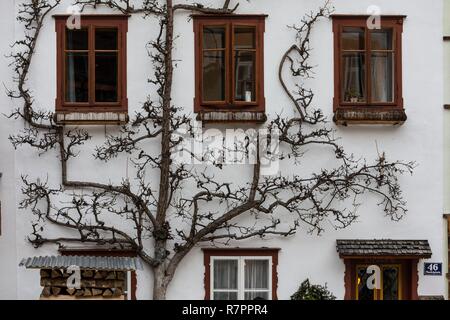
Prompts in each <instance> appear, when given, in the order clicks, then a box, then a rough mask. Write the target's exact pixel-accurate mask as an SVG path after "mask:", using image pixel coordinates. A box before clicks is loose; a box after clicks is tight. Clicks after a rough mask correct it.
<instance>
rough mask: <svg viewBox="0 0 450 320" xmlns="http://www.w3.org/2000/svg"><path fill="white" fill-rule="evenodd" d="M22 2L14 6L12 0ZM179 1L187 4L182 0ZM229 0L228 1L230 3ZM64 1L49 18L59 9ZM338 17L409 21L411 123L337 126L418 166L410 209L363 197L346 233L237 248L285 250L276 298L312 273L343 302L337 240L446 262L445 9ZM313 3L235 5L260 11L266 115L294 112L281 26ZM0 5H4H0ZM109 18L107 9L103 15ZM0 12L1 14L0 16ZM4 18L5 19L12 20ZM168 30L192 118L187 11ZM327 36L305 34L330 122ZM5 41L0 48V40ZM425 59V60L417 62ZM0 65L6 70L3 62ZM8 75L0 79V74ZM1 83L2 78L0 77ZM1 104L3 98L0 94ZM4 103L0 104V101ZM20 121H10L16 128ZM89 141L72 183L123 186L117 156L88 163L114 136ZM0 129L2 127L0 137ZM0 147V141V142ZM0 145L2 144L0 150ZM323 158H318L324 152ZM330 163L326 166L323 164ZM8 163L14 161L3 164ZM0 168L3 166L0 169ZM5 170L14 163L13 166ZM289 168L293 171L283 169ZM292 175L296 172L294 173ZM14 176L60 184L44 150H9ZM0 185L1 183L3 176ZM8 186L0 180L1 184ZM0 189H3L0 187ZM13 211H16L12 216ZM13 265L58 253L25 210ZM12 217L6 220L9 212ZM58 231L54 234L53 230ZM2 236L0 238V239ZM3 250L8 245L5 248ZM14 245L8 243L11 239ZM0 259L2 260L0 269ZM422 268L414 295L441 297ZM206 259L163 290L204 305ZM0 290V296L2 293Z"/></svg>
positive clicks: (139, 36) (133, 71) (411, 1)
mask: <svg viewBox="0 0 450 320" xmlns="http://www.w3.org/2000/svg"><path fill="white" fill-rule="evenodd" d="M17 1H19V0H17ZM179 2H186V1H181V0H180V1H179ZM201 2H204V3H221V2H222V1H211V0H208V1H201ZM232 2H235V1H232ZM68 3H70V1H64V3H63V5H61V6H60V7H59V8H58V9H57V10H55V13H63V12H65V6H66V5H67V4H68ZM334 4H335V7H336V13H341V14H344V13H345V14H366V9H367V8H368V6H370V5H374V4H375V5H379V6H380V8H381V9H382V13H383V14H402V15H407V16H408V17H407V19H406V21H405V24H404V34H403V69H404V71H403V79H404V80H403V90H404V92H403V96H404V100H405V109H406V113H407V115H408V120H407V121H406V123H405V124H404V125H403V126H401V127H386V126H358V127H349V128H343V127H336V126H335V125H334V124H333V123H330V125H331V126H332V127H334V128H335V129H336V130H337V132H338V134H339V135H340V136H341V137H342V138H343V139H342V141H341V142H342V144H343V145H344V147H345V148H346V149H347V152H348V153H352V152H354V153H355V154H357V155H364V156H366V157H367V158H368V159H373V158H375V157H376V155H377V148H376V144H377V145H378V149H379V150H380V151H386V153H387V155H388V157H389V159H391V160H394V159H401V160H415V161H417V162H418V164H419V166H418V167H417V169H416V170H415V173H414V175H413V176H412V177H409V176H404V177H402V178H401V179H400V181H401V183H402V185H403V190H404V195H405V198H406V199H407V200H408V208H409V213H408V215H407V216H406V217H405V219H404V220H402V221H401V222H399V223H394V222H391V221H390V220H389V219H387V218H385V217H384V216H383V212H382V210H381V209H380V208H379V207H377V205H376V204H377V201H376V199H375V198H373V197H368V198H367V201H365V202H364V204H363V205H362V206H361V208H360V210H359V214H360V218H359V219H358V222H357V223H355V224H354V225H353V226H351V227H350V228H348V229H346V230H344V231H339V232H336V231H334V230H333V229H331V228H330V229H329V230H326V233H325V234H324V235H323V236H321V237H317V236H313V235H308V234H307V232H306V228H305V227H302V228H301V229H300V230H299V233H298V235H297V236H295V237H292V238H289V239H273V240H270V241H264V242H261V241H255V240H252V241H247V242H243V243H240V244H239V245H240V246H241V247H257V246H261V245H264V246H270V247H280V248H282V250H281V252H280V259H279V268H278V272H279V283H278V295H279V298H280V299H288V298H289V297H290V295H291V294H292V293H293V292H294V291H295V290H296V288H297V287H298V285H299V284H300V282H301V281H303V280H304V279H305V278H307V277H309V278H310V279H311V280H312V281H313V282H316V283H325V282H327V283H328V286H329V288H330V290H331V291H332V292H333V293H334V294H335V295H336V296H337V297H338V298H343V296H344V281H343V277H344V265H343V263H342V261H341V260H340V259H339V257H338V255H337V253H336V248H335V241H336V239H339V238H342V239H345V238H355V239H356V238H365V239H374V238H376V239H386V238H394V239H428V240H429V241H430V244H431V247H432V249H433V257H432V260H433V261H435V262H441V261H442V260H443V259H444V252H445V251H444V249H443V233H442V230H443V219H442V212H443V195H442V190H443V174H442V173H443V163H442V159H443V148H442V145H443V123H442V118H443V110H442V105H443V99H442V97H443V89H442V88H443V80H442V76H441V75H442V69H443V62H442V61H443V54H442V52H443V50H442V49H443V48H442V21H441V19H436V16H440V14H441V12H442V10H443V8H442V2H441V1H437V0H436V1H425V0H397V1H389V0H359V1H348V0H334ZM318 5H319V2H318V1H317V0H283V1H273V0H258V1H251V2H250V3H248V2H246V1H241V5H240V7H239V13H266V14H269V17H268V18H267V21H266V34H265V44H266V45H265V54H266V56H265V76H266V78H265V95H266V105H267V113H268V114H269V116H273V115H274V114H275V113H278V112H280V111H281V110H283V111H284V113H285V115H290V114H292V112H291V110H292V107H291V105H290V103H289V100H288V99H287V97H286V95H285V94H284V93H283V91H282V88H281V86H280V84H279V82H278V80H277V68H278V64H279V61H280V58H281V56H282V54H283V53H284V51H285V50H286V49H287V48H288V47H289V46H290V45H291V44H292V43H293V42H294V41H295V34H294V33H293V32H292V31H291V30H289V29H288V28H287V27H286V26H287V25H290V24H293V23H298V22H299V21H300V18H301V17H302V16H303V15H304V14H305V13H306V12H309V11H310V10H314V9H316V8H317V6H318ZM2 6H3V4H2ZM102 11H103V12H108V11H107V10H102ZM1 14H3V12H2V13H1ZM9 19H10V18H9ZM151 21H152V20H142V19H141V18H139V17H131V18H130V20H129V31H128V99H129V113H130V114H133V113H134V111H135V110H137V108H139V105H140V104H139V103H140V102H142V101H144V100H145V98H146V95H147V93H148V92H149V90H150V86H149V84H148V83H147V82H146V78H147V77H148V76H149V75H150V74H151V72H152V68H151V66H150V64H149V60H148V57H147V54H146V50H145V43H146V41H148V40H149V39H151V37H152V35H153V34H152V31H153V30H155V29H154V28H155V24H154V22H151ZM22 32H23V31H22V27H21V26H20V25H18V24H16V32H15V36H16V37H20V36H21V35H22ZM175 33H176V34H177V35H179V36H180V37H179V38H178V39H177V41H176V47H177V49H176V51H175V56H174V58H175V59H177V60H180V61H179V62H178V63H177V65H178V67H177V69H176V71H175V78H174V89H173V96H174V99H173V102H174V104H175V105H180V106H183V107H184V108H185V109H186V112H192V110H193V106H192V101H193V96H194V57H193V54H194V46H193V44H194V42H193V37H194V34H193V31H192V21H190V20H189V19H188V14H187V13H177V18H176V24H175ZM332 37H333V34H332V30H331V20H322V21H321V22H319V23H318V24H317V26H316V27H315V29H314V32H313V34H312V47H313V48H314V51H313V58H312V59H313V61H312V64H317V65H318V68H317V69H316V76H315V79H314V80H312V81H311V83H310V84H311V86H312V88H313V89H314V91H315V92H316V101H315V102H316V103H315V104H316V106H318V107H321V108H322V109H323V111H324V112H325V114H327V115H328V117H329V118H330V119H331V118H332V98H333V38H332ZM2 45H3V42H2ZM54 48H55V32H54V21H53V19H52V18H51V17H48V18H47V24H46V26H45V27H44V28H43V30H42V35H41V38H40V39H39V44H38V46H37V54H36V56H35V59H36V60H34V62H33V65H32V67H31V74H30V82H29V84H30V86H31V87H32V88H33V92H34V94H35V98H36V105H39V106H42V107H43V108H47V109H48V110H53V108H54V98H55V88H56V79H55V74H56V70H55V66H56V63H55V49H54ZM424 57H426V58H424ZM2 68H5V67H4V66H2ZM2 74H5V73H2ZM2 77H3V76H2ZM2 99H4V98H2ZM2 101H3V100H2ZM21 125H22V124H21V123H20V122H18V121H17V122H16V127H17V128H19V127H20V126H21ZM90 130H91V132H92V133H93V134H94V135H95V137H94V139H93V141H92V144H90V145H89V146H88V148H89V149H88V151H86V152H83V153H82V154H81V156H80V157H78V158H77V159H76V160H72V161H71V162H70V171H69V176H76V177H77V179H87V180H92V179H94V177H98V178H99V179H100V180H101V181H105V180H106V181H108V180H109V179H111V180H112V181H120V179H121V177H122V176H123V175H125V172H126V159H125V158H123V157H121V158H119V159H117V160H114V161H113V162H111V163H110V164H109V165H104V164H103V163H101V162H99V161H96V160H93V159H92V157H90V154H91V152H90V151H89V150H92V148H93V146H94V145H95V144H96V143H97V144H99V143H101V142H102V141H103V138H104V135H105V132H114V130H115V129H114V128H111V127H108V128H104V127H96V128H92V129H90ZM2 132H3V131H2ZM0 147H1V148H2V149H1V150H2V152H3V150H5V149H3V145H2V144H1V142H0ZM5 148H6V146H5ZM324 155H325V156H324ZM311 157H312V159H311V160H312V161H315V162H318V163H323V165H327V166H332V165H333V161H332V154H331V153H325V151H324V150H319V152H315V153H314V152H313V153H312V154H311ZM328 159H330V160H328ZM8 163H9V164H10V163H11V162H8ZM1 164H2V162H1V160H0V165H1ZM10 165H11V164H10ZM288 169H291V168H288ZM292 170H301V168H298V169H295V168H292ZM15 172H16V176H19V175H20V174H29V175H30V176H31V177H38V176H39V177H43V178H45V177H47V175H48V179H49V182H50V183H52V184H54V185H57V184H58V183H59V179H60V176H59V162H58V161H57V159H56V158H55V154H54V153H53V152H50V153H48V154H46V155H44V156H42V157H39V158H38V157H37V156H36V153H35V151H34V150H30V149H29V148H21V149H19V150H18V151H17V153H16V171H15ZM230 174H231V176H229V177H230V180H232V181H234V182H236V183H238V182H240V181H242V182H245V181H243V179H244V178H245V177H247V176H248V173H247V174H245V173H243V172H241V170H232V171H231V172H230ZM5 179H6V177H5ZM4 183H5V180H4V179H3V180H2V181H1V184H4ZM15 188H16V195H17V198H18V199H17V201H19V199H20V197H21V196H20V188H21V185H20V184H19V183H17V184H16V186H15ZM0 190H2V189H0ZM12 213H13V212H12ZM16 215H17V219H18V221H17V224H16V226H17V236H16V240H17V251H18V254H17V259H20V258H22V257H26V256H31V255H44V254H55V253H56V248H55V247H52V246H45V247H44V248H41V249H39V251H36V250H35V249H33V248H32V246H31V245H30V244H29V243H27V242H26V241H25V237H26V236H27V235H28V234H29V232H30V225H29V222H28V221H29V219H30V214H29V213H28V212H23V211H17V212H16ZM11 216H13V215H11ZM54 232H55V234H56V232H57V230H55V231H54ZM1 239H2V238H0V243H1V241H2V240H1ZM8 244H9V243H8ZM11 244H12V242H11ZM1 263H2V262H0V266H2V265H1ZM419 267H420V269H419V278H420V281H419V294H421V295H422V294H423V295H434V294H437V295H443V294H444V292H445V281H444V277H424V276H422V274H423V270H422V267H423V264H422V263H421V264H420V266H419ZM203 275H204V269H203V259H202V253H201V250H200V249H199V248H198V249H196V250H194V251H193V252H192V253H191V254H190V255H189V256H188V257H187V258H186V259H185V260H184V261H183V263H182V264H181V265H180V267H179V269H178V271H177V274H176V276H175V279H174V281H173V283H172V285H171V286H170V288H169V293H168V297H169V298H170V299H187V298H190V299H202V298H203V297H204V292H203ZM38 278H39V277H38V272H36V271H29V270H24V269H22V268H18V288H19V291H18V297H19V298H25V299H35V298H37V297H38V295H39V290H40V287H39V280H38ZM151 282H152V279H151V277H150V275H149V273H148V272H140V273H139V275H138V297H139V298H141V299H149V298H151ZM1 291H3V290H0V295H1V294H2V293H1Z"/></svg>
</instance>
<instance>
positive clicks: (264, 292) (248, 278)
mask: <svg viewBox="0 0 450 320" xmlns="http://www.w3.org/2000/svg"><path fill="white" fill-rule="evenodd" d="M244 274H245V290H248V289H252V290H255V289H257V290H261V291H246V292H245V297H244V298H245V299H246V300H254V299H268V298H269V293H268V290H269V261H268V260H245V268H244Z"/></svg>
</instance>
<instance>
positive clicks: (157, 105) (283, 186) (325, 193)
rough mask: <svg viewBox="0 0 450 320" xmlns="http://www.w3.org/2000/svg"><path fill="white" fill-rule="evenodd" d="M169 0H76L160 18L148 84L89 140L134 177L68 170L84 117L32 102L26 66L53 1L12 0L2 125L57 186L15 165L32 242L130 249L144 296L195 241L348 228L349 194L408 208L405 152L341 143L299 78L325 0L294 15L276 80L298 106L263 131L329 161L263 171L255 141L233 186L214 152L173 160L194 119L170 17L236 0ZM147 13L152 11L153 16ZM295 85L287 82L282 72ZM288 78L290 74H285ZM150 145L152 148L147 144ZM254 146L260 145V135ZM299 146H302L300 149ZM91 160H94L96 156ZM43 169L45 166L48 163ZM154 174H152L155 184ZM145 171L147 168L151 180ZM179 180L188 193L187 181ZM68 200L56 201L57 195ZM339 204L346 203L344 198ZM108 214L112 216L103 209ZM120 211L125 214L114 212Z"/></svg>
mask: <svg viewBox="0 0 450 320" xmlns="http://www.w3.org/2000/svg"><path fill="white" fill-rule="evenodd" d="M174 2H175V1H173V0H144V1H143V2H140V5H141V6H140V7H137V6H135V5H134V4H133V3H132V1H130V0H78V1H75V3H74V4H76V5H79V6H81V7H82V8H83V9H85V8H86V7H91V8H96V7H100V6H105V7H109V8H112V9H114V10H117V11H118V12H121V13H125V14H137V15H141V16H142V17H143V18H144V19H145V20H144V21H151V23H156V22H157V23H159V26H160V32H159V33H158V34H157V35H156V38H155V39H154V40H153V41H151V42H150V43H149V47H150V49H149V64H150V63H151V64H152V67H153V69H154V70H155V71H154V75H153V77H152V79H150V80H149V81H150V82H151V84H152V85H154V86H155V87H156V90H155V92H156V96H150V97H149V98H148V99H147V101H145V102H144V103H143V104H142V106H141V108H140V110H139V111H138V112H136V113H135V114H134V116H132V118H131V119H130V121H129V123H128V124H126V125H124V126H122V127H120V129H117V130H116V132H115V133H114V134H110V135H109V136H107V138H106V139H105V142H104V144H102V145H99V146H98V147H97V148H96V151H95V154H94V157H95V158H96V159H97V160H101V161H103V162H104V163H105V165H108V164H109V163H110V162H112V161H114V160H115V158H117V157H118V156H121V155H126V156H127V157H130V158H131V159H132V163H133V165H134V171H133V179H131V180H130V179H128V178H125V177H124V178H123V179H122V182H121V183H118V184H113V183H107V184H105V183H101V182H96V181H80V180H76V179H75V180H73V179H69V177H68V171H69V169H68V168H69V166H70V165H71V163H73V162H75V161H76V158H77V156H78V155H79V154H80V151H81V150H82V148H83V146H84V145H85V144H86V143H88V141H89V140H90V138H91V135H90V133H89V132H88V130H86V129H85V128H75V129H73V128H67V127H65V126H63V125H59V124H57V123H55V122H54V114H53V113H52V112H48V111H42V110H51V109H52V108H51V107H50V108H41V107H39V106H36V105H35V104H36V103H35V100H34V99H33V96H32V91H35V90H39V88H34V89H33V90H31V88H29V86H28V83H27V79H28V77H29V70H30V65H31V64H32V63H33V56H34V54H35V52H36V44H37V42H38V40H39V35H40V33H41V29H42V26H43V24H44V22H45V21H46V17H47V16H49V13H50V12H51V11H52V10H53V9H54V8H55V7H57V6H58V5H59V4H60V0H29V1H24V2H23V4H22V5H21V7H20V11H19V16H18V20H19V21H20V22H21V23H22V24H23V25H24V27H25V36H24V38H23V39H22V40H18V41H16V42H15V43H14V52H13V53H12V54H11V58H12V60H13V62H12V66H13V68H14V71H15V79H14V80H15V84H16V86H15V88H14V89H12V90H10V91H8V95H9V96H10V97H11V98H14V99H17V100H18V101H20V105H19V107H17V109H15V110H14V112H13V113H12V114H11V115H10V117H11V118H13V119H22V120H23V121H24V124H25V125H24V128H23V129H22V131H21V132H19V133H17V134H15V135H11V136H10V140H11V142H12V144H13V145H14V147H16V148H17V147H19V146H22V145H28V146H31V147H32V148H34V149H36V151H37V153H39V154H40V153H48V152H50V153H53V154H55V164H54V165H55V167H59V169H60V171H59V175H60V179H61V180H60V181H61V182H60V185H58V186H52V185H51V183H49V182H48V181H44V180H43V179H31V178H29V177H27V176H25V175H24V176H23V177H22V180H23V188H22V192H23V195H24V197H23V200H22V201H21V208H24V209H28V210H30V211H31V212H32V214H33V216H34V217H35V219H34V221H33V222H32V232H31V235H30V237H29V241H30V242H31V243H32V244H33V245H34V246H35V247H40V246H41V245H43V244H47V243H50V244H51V243H53V244H59V245H61V244H66V243H82V244H89V243H90V244H99V245H105V244H106V245H114V246H121V247H126V248H131V249H132V250H134V251H135V252H136V254H137V255H139V257H141V258H142V260H143V261H144V262H145V263H146V264H148V266H149V267H150V268H151V270H152V272H153V278H154V284H153V298H154V299H165V298H166V292H167V288H168V286H169V284H170V282H171V280H172V279H173V277H174V275H175V272H176V270H177V267H178V266H179V264H180V262H181V261H182V260H183V259H184V258H185V257H186V255H188V253H189V252H190V251H191V250H192V249H193V248H195V247H196V246H198V245H201V244H203V245H204V244H210V245H227V244H230V243H235V242H236V241H240V240H245V239H250V238H265V237H273V236H284V237H287V236H291V235H293V234H294V233H295V232H296V230H297V229H298V227H299V226H300V225H306V226H308V228H309V231H310V232H317V233H320V232H322V231H323V230H324V223H329V222H331V224H332V225H333V226H334V227H335V228H345V227H347V226H349V225H350V224H351V223H352V222H353V221H355V219H356V218H357V213H356V209H357V207H358V198H360V197H361V196H362V195H363V194H366V193H373V194H375V195H376V196H378V197H379V198H380V206H381V208H382V210H383V211H384V213H385V214H386V216H388V217H390V218H391V219H393V220H399V219H401V218H402V216H403V215H404V214H405V213H406V203H405V200H404V199H403V196H402V192H401V189H400V185H399V182H398V176H399V175H401V174H404V173H412V170H413V167H414V163H412V162H402V161H394V162H389V161H387V159H386V158H385V156H384V154H382V155H380V156H379V158H378V159H375V160H374V161H373V162H368V161H366V160H364V159H363V158H358V159H356V158H355V157H353V156H352V155H348V154H346V153H345V151H344V149H343V148H342V146H340V144H339V143H338V141H337V139H336V138H335V137H334V135H335V134H334V131H333V130H332V129H330V128H328V127H327V121H326V118H325V117H324V115H323V113H322V112H321V111H320V109H317V108H315V109H313V106H312V105H313V98H314V94H313V92H312V90H310V89H308V87H307V86H306V83H307V80H308V79H309V78H310V77H311V73H312V70H313V66H312V65H310V63H309V60H310V59H309V58H310V55H311V47H310V37H311V32H312V29H313V26H314V24H315V23H316V22H317V21H319V20H320V19H321V18H324V17H327V16H328V15H329V14H330V12H331V10H332V9H331V6H330V4H329V3H328V2H327V3H326V4H325V5H324V6H322V7H320V8H318V10H317V11H316V12H311V13H310V14H307V15H306V16H305V17H304V18H303V19H301V20H300V23H299V24H298V26H292V30H293V33H295V34H296V37H295V44H294V45H292V47H290V48H288V50H287V51H286V53H285V54H284V55H283V56H282V57H280V71H279V80H280V81H281V84H282V87H283V88H284V90H285V92H286V94H287V95H288V96H289V98H290V100H291V102H292V105H293V107H294V111H295V114H296V116H294V117H289V118H285V117H282V116H281V115H276V116H272V117H270V116H269V119H270V120H269V121H268V122H267V123H266V125H265V127H266V128H267V132H268V133H267V136H266V137H265V138H268V139H271V138H275V137H272V133H273V132H275V131H276V132H278V134H277V139H279V141H280V149H279V152H278V153H277V154H274V155H272V156H273V157H274V158H275V160H277V161H281V162H285V163H286V165H291V166H292V168H293V172H305V171H306V170H298V168H297V167H298V166H301V164H300V162H299V161H296V160H299V159H300V158H303V157H305V156H306V155H307V151H308V149H310V148H311V147H313V146H318V147H319V146H321V147H328V148H329V149H330V156H331V157H333V158H334V159H335V162H336V166H335V167H334V168H330V169H325V168H324V169H321V170H319V172H316V173H314V174H311V175H299V174H291V175H289V176H283V175H281V174H277V175H272V176H263V175H261V165H262V164H261V157H260V156H259V153H260V151H261V150H260V148H259V147H258V148H257V152H258V154H257V156H256V161H255V163H254V164H252V165H248V166H247V167H248V168H249V170H251V176H252V177H251V179H249V181H248V182H247V183H244V184H242V185H237V184H236V183H232V182H230V181H219V180H218V179H216V178H215V174H214V173H215V172H217V171H219V170H225V169H226V167H227V166H224V165H222V164H220V163H219V162H214V161H213V162H211V164H210V165H209V166H206V167H205V166H203V167H201V170H200V169H199V168H198V167H196V166H195V165H190V164H186V163H177V162H176V161H173V159H172V157H171V155H172V154H173V153H174V152H175V151H176V150H178V149H179V148H180V146H181V145H182V144H183V140H184V138H183V136H180V135H178V134H176V133H177V132H178V131H179V130H181V129H183V128H184V130H185V131H187V132H192V128H193V119H191V117H190V116H189V115H188V113H187V112H183V110H182V109H181V108H180V107H177V106H174V105H173V103H172V91H173V88H172V83H173V77H174V75H175V74H176V73H174V64H175V63H174V59H173V56H172V53H173V48H174V39H175V37H174V18H175V16H176V15H177V12H179V11H186V10H187V11H190V12H192V13H203V14H211V15H214V14H224V13H226V14H234V13H236V12H237V10H238V5H239V4H238V3H236V4H235V5H234V6H231V4H230V0H226V1H224V3H223V5H221V6H219V7H217V8H212V7H206V6H203V5H201V4H191V5H187V4H176V3H174ZM155 21H156V22H155ZM286 74H288V75H289V79H290V80H289V81H292V82H293V83H294V84H295V88H296V90H295V91H291V90H290V89H289V85H288V83H287V82H288V80H285V79H284V78H283V75H286ZM286 78H287V77H286ZM148 143H153V144H155V145H158V146H159V152H156V153H151V152H150V151H148V148H143V145H144V144H147V145H148ZM258 146H259V144H258ZM307 148H308V149H307ZM94 160H95V159H93V161H94ZM45 174H46V175H47V173H45ZM155 177H157V179H159V180H158V181H157V183H153V182H154V179H155ZM152 178H153V179H152ZM183 188H186V189H188V190H189V192H184V191H185V190H184V189H183ZM68 198H69V199H71V200H70V201H65V200H66V199H68ZM343 203H346V204H347V208H342V204H343ZM111 216H113V217H114V221H116V222H115V223H112V222H111V219H109V218H110V217H111ZM117 219H121V221H123V223H117ZM48 225H56V226H58V227H59V228H58V230H61V231H63V230H64V229H69V230H72V232H70V231H68V232H64V233H63V234H61V236H59V237H49V236H48V232H46V230H47V229H46V226H48Z"/></svg>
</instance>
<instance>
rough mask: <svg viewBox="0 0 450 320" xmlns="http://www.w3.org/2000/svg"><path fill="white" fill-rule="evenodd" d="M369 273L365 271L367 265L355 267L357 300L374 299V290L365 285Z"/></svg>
mask: <svg viewBox="0 0 450 320" xmlns="http://www.w3.org/2000/svg"><path fill="white" fill-rule="evenodd" d="M369 277H370V275H369V274H368V273H367V267H358V268H357V282H358V283H357V284H358V300H362V301H366V300H374V293H375V291H374V290H372V289H369V288H368V287H367V280H368V279H369Z"/></svg>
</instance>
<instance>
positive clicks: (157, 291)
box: [153, 265, 170, 300]
mask: <svg viewBox="0 0 450 320" xmlns="http://www.w3.org/2000/svg"><path fill="white" fill-rule="evenodd" d="M153 278H154V280H153V300H166V294H167V287H168V285H169V282H170V281H169V280H168V278H167V277H166V273H165V267H164V265H160V266H158V267H156V268H154V269H153Z"/></svg>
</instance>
